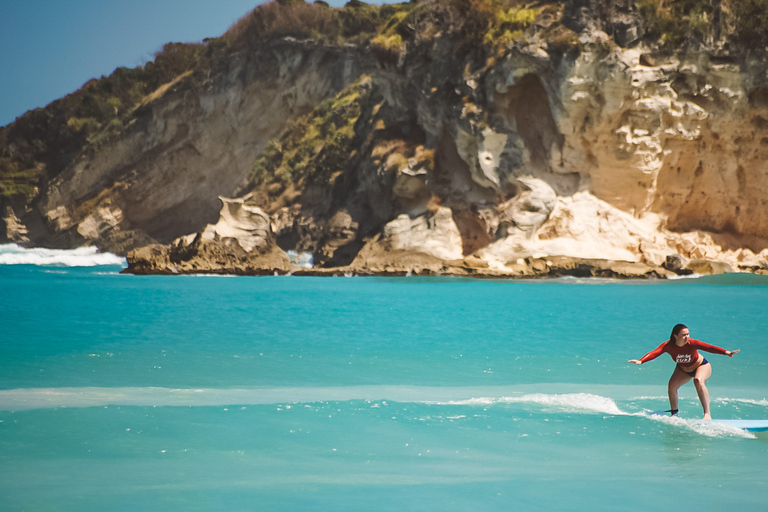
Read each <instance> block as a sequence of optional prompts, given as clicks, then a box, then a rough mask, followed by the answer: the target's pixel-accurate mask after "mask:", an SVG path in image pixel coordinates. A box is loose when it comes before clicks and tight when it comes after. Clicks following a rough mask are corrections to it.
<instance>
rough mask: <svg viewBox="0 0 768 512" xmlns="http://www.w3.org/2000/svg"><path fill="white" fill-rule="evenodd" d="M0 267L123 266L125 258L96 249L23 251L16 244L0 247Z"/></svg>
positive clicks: (23, 249) (22, 248) (37, 249)
mask: <svg viewBox="0 0 768 512" xmlns="http://www.w3.org/2000/svg"><path fill="white" fill-rule="evenodd" d="M0 265H37V266H41V267H97V266H102V265H120V266H125V265H126V262H125V258H123V257H122V256H118V255H116V254H112V253H108V252H99V250H98V249H97V248H96V247H79V248H77V249H44V248H33V249H25V248H24V247H20V246H18V245H16V244H5V245H0Z"/></svg>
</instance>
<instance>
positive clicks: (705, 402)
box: [693, 364, 712, 420]
mask: <svg viewBox="0 0 768 512" xmlns="http://www.w3.org/2000/svg"><path fill="white" fill-rule="evenodd" d="M711 376H712V365H711V364H703V365H701V366H699V367H698V368H696V376H695V377H694V378H693V385H694V386H696V392H697V393H698V394H699V400H701V406H702V407H703V408H704V419H705V420H711V419H712V415H711V414H710V412H709V391H708V390H707V379H709V378H710V377H711Z"/></svg>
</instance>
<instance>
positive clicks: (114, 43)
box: [0, 0, 404, 126]
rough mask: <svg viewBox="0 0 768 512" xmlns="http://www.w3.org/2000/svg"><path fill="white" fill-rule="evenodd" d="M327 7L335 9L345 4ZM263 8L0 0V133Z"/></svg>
mask: <svg viewBox="0 0 768 512" xmlns="http://www.w3.org/2000/svg"><path fill="white" fill-rule="evenodd" d="M327 1H328V3H329V4H330V5H332V6H334V7H340V6H343V5H344V4H345V3H346V0H327ZM393 1H395V0H375V1H372V0H369V1H368V2H367V3H371V4H381V3H391V2H393ZM400 1H404V0H400ZM261 3H263V1H260V0H0V48H2V50H0V126H5V125H7V124H9V123H11V122H13V120H14V119H16V117H17V116H20V115H22V114H24V112H26V111H28V110H31V109H34V108H37V107H44V106H46V105H47V104H48V103H50V102H52V101H54V100H56V99H58V98H61V97H63V96H66V95H67V94H69V93H71V92H74V91H76V90H77V89H79V88H80V87H81V86H82V85H83V84H84V83H85V82H87V81H88V80H90V79H91V78H98V77H100V76H102V75H110V74H111V73H112V71H114V70H115V68H117V67H128V68H134V67H136V66H139V65H142V64H144V63H146V62H148V61H151V60H153V59H154V54H155V52H156V51H158V50H160V49H161V48H162V46H163V45H164V44H165V43H168V42H184V43H189V42H198V41H202V40H203V39H204V38H206V37H218V36H220V35H221V34H223V33H224V32H225V31H226V30H227V29H228V28H229V27H230V26H231V25H232V24H233V23H234V22H235V21H237V20H238V19H240V18H241V17H242V16H244V15H245V14H247V13H248V12H250V11H251V10H252V9H253V8H254V7H256V6H257V5H258V4H261Z"/></svg>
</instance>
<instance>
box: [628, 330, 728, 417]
mask: <svg viewBox="0 0 768 512" xmlns="http://www.w3.org/2000/svg"><path fill="white" fill-rule="evenodd" d="M699 350H703V351H704V352H710V353H712V354H722V355H724V356H728V357H733V354H738V353H739V352H740V351H739V350H725V349H724V348H720V347H716V346H714V345H709V344H708V343H704V342H703V341H699V340H695V339H693V338H691V337H690V331H689V330H688V327H686V326H685V325H683V324H677V325H676V326H675V327H674V328H673V329H672V334H671V335H670V336H669V340H667V341H665V342H663V343H662V344H661V345H659V346H658V347H656V348H655V349H653V350H651V351H650V352H648V353H647V354H645V355H644V356H643V357H641V358H640V359H630V360H629V361H627V362H628V363H634V364H643V363H646V362H648V361H651V360H653V359H656V358H657V357H659V356H660V355H661V354H663V353H664V352H666V353H667V354H669V355H670V356H671V357H672V360H674V361H675V363H677V365H676V366H675V371H674V372H672V376H671V377H670V378H669V385H668V387H667V390H668V392H669V407H670V409H671V410H670V411H669V412H670V413H672V416H674V415H675V414H677V390H678V389H680V386H682V385H683V384H685V383H686V382H688V381H689V380H691V379H693V385H694V386H696V392H697V393H698V394H699V400H701V406H702V407H703V408H704V419H705V420H711V419H712V416H711V414H710V412H709V391H707V386H706V382H707V379H709V378H710V377H711V376H712V366H711V365H710V364H709V361H707V360H706V359H705V358H704V356H702V355H701V354H699Z"/></svg>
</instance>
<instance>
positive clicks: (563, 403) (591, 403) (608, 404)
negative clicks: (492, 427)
mask: <svg viewBox="0 0 768 512" xmlns="http://www.w3.org/2000/svg"><path fill="white" fill-rule="evenodd" d="M448 403H449V404H451V405H494V404H513V403H531V404H538V405H543V406H547V407H557V408H559V409H565V410H568V411H572V412H598V413H603V414H612V415H616V416H620V415H624V414H627V413H625V412H624V411H622V410H621V409H619V407H618V406H617V405H616V402H614V401H613V399H611V398H608V397H604V396H600V395H593V394H590V393H566V394H545V393H532V394H527V395H522V396H505V397H499V398H491V397H482V398H470V399H468V400H456V401H451V402H448Z"/></svg>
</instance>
